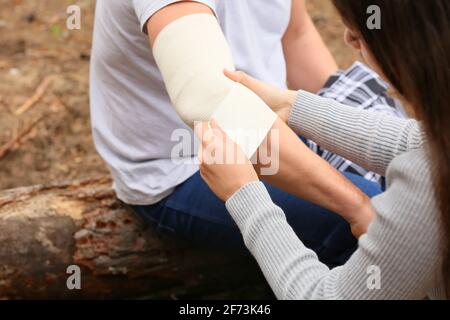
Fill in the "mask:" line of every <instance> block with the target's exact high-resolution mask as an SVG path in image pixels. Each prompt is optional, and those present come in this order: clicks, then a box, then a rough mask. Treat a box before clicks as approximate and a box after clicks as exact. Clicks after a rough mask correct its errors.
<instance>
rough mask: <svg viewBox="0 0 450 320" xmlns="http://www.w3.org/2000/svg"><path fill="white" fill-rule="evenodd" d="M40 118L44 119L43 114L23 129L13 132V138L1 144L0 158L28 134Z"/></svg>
mask: <svg viewBox="0 0 450 320" xmlns="http://www.w3.org/2000/svg"><path fill="white" fill-rule="evenodd" d="M42 119H44V116H40V117H38V118H37V119H35V120H34V121H32V122H31V123H30V124H29V125H27V126H26V127H25V128H24V129H23V130H21V131H19V132H18V133H17V134H15V135H14V136H13V138H12V139H11V140H10V141H8V142H7V143H5V144H4V145H3V146H0V159H2V158H3V157H5V156H6V155H7V154H8V153H9V152H10V151H11V149H12V148H13V147H14V146H15V145H16V144H17V143H20V142H21V140H22V139H23V138H24V137H25V136H26V135H28V134H29V133H30V132H31V130H32V129H33V128H34V127H35V126H36V125H38V124H39V122H41V121H42Z"/></svg>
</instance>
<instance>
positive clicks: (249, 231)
mask: <svg viewBox="0 0 450 320" xmlns="http://www.w3.org/2000/svg"><path fill="white" fill-rule="evenodd" d="M333 3H334V4H335V6H336V8H337V10H338V12H339V13H340V15H341V16H342V18H343V20H344V22H345V24H346V26H347V30H346V41H347V42H348V43H349V44H350V45H352V46H353V47H355V48H356V49H358V50H360V51H361V54H362V56H363V58H364V59H365V61H366V62H367V63H368V64H369V65H370V66H371V67H372V68H374V69H375V70H376V71H378V73H380V75H382V76H383V77H384V78H385V79H386V80H387V81H388V82H389V83H390V84H391V85H392V86H393V89H394V90H395V91H396V94H397V95H398V96H399V97H401V98H402V99H403V101H405V105H407V106H408V107H407V109H408V114H409V116H411V119H409V120H405V119H399V118H393V117H390V116H388V115H381V114H377V113H374V112H369V111H361V110H356V109H354V108H350V107H347V106H345V105H341V104H339V103H336V102H335V101H332V100H328V99H324V98H320V97H318V96H316V95H312V94H310V93H306V92H304V91H300V92H298V93H294V92H290V91H287V92H286V91H283V90H279V89H277V88H274V87H272V86H270V85H267V84H264V83H262V82H260V81H258V80H256V79H253V78H251V77H249V76H247V75H246V74H244V73H240V72H238V73H234V72H227V75H228V76H229V77H230V78H231V79H233V80H235V81H238V82H240V83H242V84H243V85H246V86H247V87H249V88H250V89H252V90H253V91H255V92H256V93H257V94H258V95H259V96H260V97H261V98H263V99H264V100H265V101H266V103H267V104H268V105H270V106H271V107H272V108H273V110H274V111H276V112H277V113H278V114H279V115H280V118H282V119H284V120H286V121H287V122H288V124H289V126H290V127H291V128H292V129H293V130H294V131H296V133H298V134H300V135H302V136H304V137H306V138H308V139H311V140H313V141H315V142H317V143H319V144H320V145H321V146H323V147H324V148H326V149H328V150H330V151H332V152H335V153H336V154H339V155H342V156H343V157H345V158H347V159H349V160H351V161H354V162H355V163H357V164H359V165H361V166H363V167H365V168H366V169H370V170H372V171H374V172H376V173H379V174H381V175H383V176H386V178H387V189H386V191H385V192H384V193H383V194H381V195H379V196H377V197H375V198H374V199H372V200H371V201H370V203H368V204H367V210H369V211H371V212H373V219H371V220H370V219H369V220H368V221H367V220H363V221H361V223H360V224H359V230H362V231H363V232H361V233H360V234H362V235H361V237H360V238H359V247H358V249H357V251H356V252H355V253H354V254H353V256H352V257H351V258H350V259H349V260H348V261H347V263H346V264H344V265H342V266H340V267H337V268H335V269H332V270H330V269H329V268H327V267H326V266H325V265H324V264H322V263H321V262H320V261H319V260H318V258H317V256H316V255H315V254H314V252H312V251H310V250H308V249H307V248H306V247H305V246H304V245H303V243H302V242H301V241H300V240H299V239H298V236H297V235H296V234H295V233H294V232H293V230H292V229H291V228H290V226H289V224H288V222H287V221H286V218H285V216H284V213H283V211H282V210H281V209H280V208H279V207H277V206H276V205H275V204H274V203H273V202H272V200H271V199H270V196H269V195H268V193H267V191H266V189H265V187H264V185H263V184H262V183H261V182H259V178H258V176H257V174H256V172H255V170H254V168H253V166H252V165H251V163H250V162H245V164H227V165H216V164H211V162H208V163H206V162H203V163H202V167H201V173H202V176H203V178H204V179H205V181H206V182H207V183H208V185H209V186H210V187H211V189H212V190H213V191H214V192H215V193H216V194H217V195H218V196H219V197H220V198H221V199H223V200H224V201H226V204H227V208H228V211H229V212H230V214H231V215H232V217H233V218H234V220H235V221H236V224H237V225H238V226H239V228H240V230H241V232H242V235H243V237H244V240H245V243H246V245H247V247H248V249H249V250H250V251H251V253H252V254H253V255H254V257H255V258H256V259H257V261H258V263H259V265H260V267H261V269H262V271H263V272H264V274H265V276H266V278H267V280H268V282H269V283H270V285H271V286H272V288H273V290H274V292H275V294H276V295H277V297H278V298H280V299H423V298H426V297H429V298H438V299H445V298H446V297H450V197H449V191H448V188H449V186H450V125H449V123H450V105H449V101H450V54H449V52H450V2H449V1H448V0H430V1H416V0H333ZM373 5H376V6H378V8H379V9H380V13H381V17H380V18H381V29H373V28H369V27H368V25H367V20H368V18H369V16H370V15H368V13H367V12H368V8H369V6H373ZM243 107H245V106H243ZM210 125H211V126H212V128H213V129H214V130H212V131H213V134H214V137H215V138H213V139H211V138H209V139H207V140H206V139H204V140H203V147H204V148H203V150H204V151H203V153H201V155H200V158H201V160H202V159H204V158H203V157H204V156H205V150H207V148H208V150H209V151H211V150H213V149H214V148H223V146H229V143H232V142H231V141H229V140H227V141H226V142H227V143H225V144H224V143H223V139H224V138H223V136H222V138H220V137H219V136H221V135H222V133H221V132H220V129H219V128H218V127H217V125H216V124H214V123H212V124H207V125H206V124H204V126H203V129H205V130H211V129H210ZM202 137H204V136H202ZM301 161H302V159H299V162H301ZM296 184H297V185H296V187H297V188H311V185H304V184H302V181H296ZM307 200H308V199H307ZM316 202H317V201H316ZM318 204H319V205H320V204H321V203H318ZM349 216H352V213H351V212H349V213H348V215H347V217H346V218H348V217H349ZM352 219H353V223H354V221H355V220H358V216H357V214H356V213H355V214H353V216H352Z"/></svg>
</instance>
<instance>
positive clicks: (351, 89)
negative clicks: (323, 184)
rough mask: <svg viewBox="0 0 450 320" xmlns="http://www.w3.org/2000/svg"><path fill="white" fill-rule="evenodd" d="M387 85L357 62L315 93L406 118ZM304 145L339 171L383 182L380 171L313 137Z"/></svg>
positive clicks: (349, 104) (356, 106)
mask: <svg viewBox="0 0 450 320" xmlns="http://www.w3.org/2000/svg"><path fill="white" fill-rule="evenodd" d="M388 88H389V86H388V84H387V83H385V82H384V81H383V80H381V78H380V77H379V76H378V75H377V74H376V73H375V72H374V71H373V70H371V69H369V68H368V67H367V66H365V65H364V64H362V63H360V62H356V63H354V64H353V65H352V66H351V67H350V68H349V69H347V70H346V71H339V72H338V73H336V74H335V75H333V76H332V77H331V78H330V79H329V80H328V82H327V83H326V84H325V86H324V87H323V88H322V90H320V91H319V93H318V94H319V95H320V96H322V97H325V98H330V99H333V100H336V101H338V102H340V103H342V104H345V105H348V106H352V107H355V108H357V109H361V110H372V111H375V112H383V113H386V114H390V115H393V116H396V117H402V118H405V117H406V114H405V112H404V109H403V107H402V105H401V104H400V102H399V101H397V100H395V99H393V98H391V97H389V96H388V93H387V91H388ZM307 145H308V146H309V148H311V149H312V150H313V151H314V152H316V153H317V154H318V155H319V156H321V157H322V158H323V159H325V160H326V161H328V163H330V164H331V165H332V166H333V167H334V168H336V169H338V170H339V171H341V172H348V173H353V174H356V175H360V176H362V177H364V178H366V179H367V180H369V181H375V182H378V183H381V184H384V178H383V177H381V176H380V175H378V174H375V173H373V172H370V171H368V170H366V169H364V168H362V167H360V166H358V165H357V164H354V163H352V162H351V161H348V160H346V159H344V158H342V157H340V156H338V155H336V154H334V153H331V152H329V151H327V150H324V149H322V148H321V147H320V146H318V145H317V144H316V143H314V142H313V141H310V140H308V141H307Z"/></svg>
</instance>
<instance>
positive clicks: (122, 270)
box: [0, 178, 271, 299]
mask: <svg viewBox="0 0 450 320" xmlns="http://www.w3.org/2000/svg"><path fill="white" fill-rule="evenodd" d="M0 228H1V231H0V298H3V299H18V298H26V299H48V298H53V299H54V298H56V299H75V298H76V299H103V298H127V299H129V298H149V299H151V298H169V299H170V298H172V299H176V298H268V297H269V298H270V297H271V295H270V290H269V289H268V287H267V285H266V284H265V282H264V280H263V277H262V275H261V273H260V271H259V268H258V266H257V265H256V264H255V262H254V261H253V259H251V258H250V257H249V256H240V255H238V254H236V253H230V252H219V251H211V250H206V249H202V248H196V247H194V246H192V245H189V244H187V243H186V242H184V241H180V240H177V239H169V238H167V237H164V236H161V235H159V234H157V233H156V232H154V231H152V230H151V228H148V227H147V226H146V225H145V224H144V223H143V222H142V221H140V220H139V219H138V218H137V217H136V216H135V215H134V214H133V213H132V212H130V209H128V208H127V207H126V205H124V204H122V203H121V202H120V201H118V200H117V199H116V197H115V195H114V192H113V190H112V189H111V181H110V179H109V178H101V179H96V180H89V181H83V182H77V183H68V184H61V185H53V186H33V187H26V188H19V189H13V190H8V191H3V192H0ZM71 265H76V266H79V267H80V268H81V289H79V290H78V289H73V290H70V289H68V287H67V279H68V278H69V277H70V276H71V274H68V273H67V268H68V267H69V266H71Z"/></svg>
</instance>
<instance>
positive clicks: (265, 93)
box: [224, 70, 297, 122]
mask: <svg viewBox="0 0 450 320" xmlns="http://www.w3.org/2000/svg"><path fill="white" fill-rule="evenodd" d="M224 73H225V75H226V76H227V77H228V78H230V79H231V80H233V81H235V82H238V83H240V84H242V85H244V86H246V87H247V88H249V89H250V90H252V91H253V92H254V93H256V94H257V95H258V96H259V97H260V98H261V99H262V100H263V101H264V102H265V103H266V104H267V105H268V106H269V107H270V108H271V109H272V110H273V111H274V112H275V113H276V114H277V115H278V116H279V117H280V118H281V119H282V120H283V121H284V122H287V121H288V119H289V116H290V114H291V110H292V106H293V105H294V102H295V97H296V95H297V92H295V91H291V90H282V89H280V88H277V87H275V86H272V85H270V84H267V83H265V82H262V81H260V80H257V79H255V78H252V77H251V76H249V75H248V74H246V73H244V72H242V71H236V72H234V71H229V70H225V71H224Z"/></svg>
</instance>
